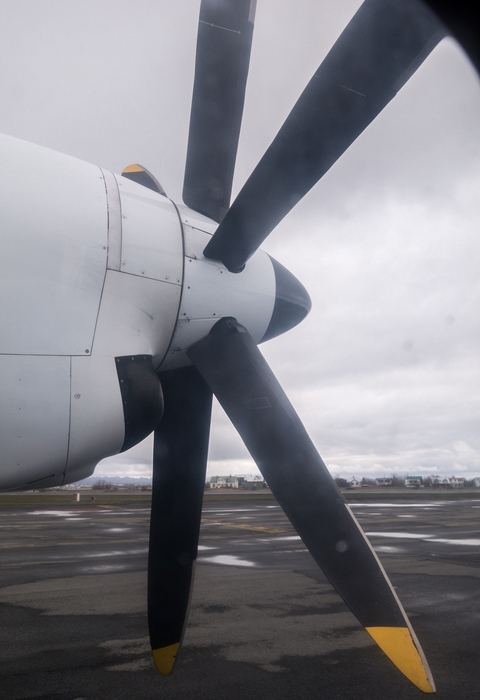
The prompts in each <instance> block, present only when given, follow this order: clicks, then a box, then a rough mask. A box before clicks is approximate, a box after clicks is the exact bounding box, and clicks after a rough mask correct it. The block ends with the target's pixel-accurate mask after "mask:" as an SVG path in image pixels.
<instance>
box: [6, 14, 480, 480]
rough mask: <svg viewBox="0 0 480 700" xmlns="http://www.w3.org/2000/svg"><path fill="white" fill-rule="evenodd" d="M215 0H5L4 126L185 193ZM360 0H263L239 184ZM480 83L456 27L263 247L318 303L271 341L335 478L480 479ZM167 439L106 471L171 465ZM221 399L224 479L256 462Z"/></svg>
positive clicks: (217, 423)
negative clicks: (196, 78)
mask: <svg viewBox="0 0 480 700" xmlns="http://www.w3.org/2000/svg"><path fill="white" fill-rule="evenodd" d="M199 5H200V3H199V0H176V1H175V2H173V3H172V2H167V1H166V0H137V1H136V2H135V3H132V2H131V0H118V1H117V0H103V1H101V2H99V0H42V1H41V2H39V1H38V0H14V1H12V0H2V22H1V23H0V54H1V60H0V65H1V66H2V71H1V74H0V90H1V92H0V94H1V95H2V101H1V102H2V108H1V109H0V132H4V133H7V134H10V135H13V136H17V137H20V138H23V139H26V140H28V141H33V142H35V143H39V144H42V145H44V146H48V147H50V148H54V149H56V150H59V151H63V152H65V153H69V154H71V155H74V156H77V157H79V158H82V159H84V160H87V161H90V162H92V163H96V164H97V165H100V166H102V167H103V168H107V169H109V170H113V171H114V172H121V170H122V169H123V167H125V166H126V165H128V164H129V163H132V162H138V163H142V164H143V165H145V166H146V167H147V168H148V169H149V170H150V171H152V172H153V173H155V175H156V176H157V178H158V179H159V180H160V182H161V183H162V184H163V186H164V188H165V190H166V191H167V193H168V195H169V196H170V197H171V198H172V199H174V200H176V201H180V200H181V189H182V180H183V168H184V162H185V151H186V143H187V134H188V121H189V113H190V99H191V93H192V82H193V71H194V56H195V41H196V32H197V20H198V10H199ZM359 5H360V2H357V1H356V0H342V1H341V2H338V0H322V1H319V0H296V1H295V2H293V1H292V0H258V5H257V16H256V23H255V31H254V43H253V50H252V59H251V64H250V74H249V82H248V89H247V95H246V104H245V113H244V120H243V127H242V134H241V141H240V147H239V155H238V159H237V170H236V178H235V183H234V184H235V187H234V193H235V192H237V191H238V189H239V188H240V187H241V185H242V184H243V182H244V181H245V179H246V178H247V177H248V175H249V173H250V172H251V171H252V169H253V168H254V166H255V165H256V163H257V162H258V160H259V158H260V157H261V155H262V154H263V152H264V151H265V149H266V148H267V147H268V145H269V144H270V142H271V140H272V139H273V137H274V136H275V134H276V132H277V130H278V129H279V127H280V126H281V124H282V122H283V120H284V119H285V118H286V116H287V115H288V112H289V111H290V109H291V108H292V106H293V104H294V103H295V101H296V99H297V98H298V96H299V95H300V93H301V92H302V90H303V88H304V87H305V85H306V83H307V82H308V80H309V79H310V78H311V76H312V74H313V72H314V71H315V69H316V68H317V67H318V65H319V64H320V63H321V61H322V59H323V57H324V56H325V55H326V53H327V52H328V50H329V49H330V48H331V46H332V44H333V42H334V41H335V39H336V38H337V36H338V35H339V33H340V32H341V30H342V29H343V27H344V26H345V24H346V23H347V22H348V21H349V19H350V18H351V16H352V15H353V14H354V12H355V10H356V9H357V8H358V7H359ZM479 123H480V90H479V84H478V78H477V75H476V74H475V72H474V70H473V68H471V66H470V65H469V63H468V61H467V59H466V58H465V57H464V56H463V54H462V52H461V50H460V49H459V48H458V47H457V46H456V44H455V43H454V42H453V41H452V40H450V39H447V40H444V41H443V42H442V44H441V45H440V46H438V47H437V48H436V49H435V51H434V52H433V54H431V56H430V57H429V58H428V59H427V61H426V62H425V63H424V64H423V66H422V67H421V68H420V69H419V71H418V72H417V74H416V75H415V76H414V77H413V78H412V79H411V80H410V82H409V83H408V84H407V85H406V86H405V87H404V88H403V89H402V91H401V92H400V93H399V94H398V95H397V97H396V98H395V99H394V100H393V101H392V102H391V103H390V104H389V105H388V106H387V108H386V109H385V110H384V112H383V113H382V114H381V115H380V116H379V117H378V118H377V120H376V121H375V122H374V123H373V124H372V125H371V126H370V127H369V128H368V129H367V131H366V132H364V134H362V135H361V136H360V138H359V139H358V140H357V141H356V142H355V143H354V144H353V146H352V147H351V148H350V149H349V151H348V153H347V154H345V155H344V157H343V158H342V159H341V160H340V161H339V162H338V163H337V164H336V165H335V166H334V167H333V168H332V169H331V170H330V172H329V173H327V175H326V176H325V177H324V178H323V179H322V181H321V182H320V183H319V184H318V185H317V186H316V187H315V188H314V189H313V190H312V191H311V192H310V193H309V194H308V195H307V196H306V197H305V198H304V200H303V201H302V202H301V203H300V204H299V205H298V206H297V207H296V209H295V210H294V211H292V212H291V214H290V215H289V216H288V217H287V218H286V219H285V220H284V222H282V223H281V224H280V225H279V226H278V227H277V229H276V230H275V231H274V232H273V233H272V235H271V236H270V238H269V239H268V240H267V242H266V243H265V245H264V246H263V247H264V248H265V249H266V250H267V252H269V253H270V254H271V255H273V256H274V257H275V258H277V259H278V260H279V261H280V262H282V263H283V264H285V265H286V266H287V267H288V268H289V269H290V270H291V271H292V272H293V273H294V274H295V275H296V276H297V277H298V278H299V279H300V280H301V281H302V282H303V284H304V285H305V286H306V287H307V289H308V290H309V292H310V295H311V297H312V301H313V309H312V312H311V314H310V316H309V317H308V319H307V320H306V321H304V323H303V324H301V325H300V326H299V327H298V328H297V329H295V330H293V331H291V332H290V333H288V334H287V335H285V336H283V337H280V338H277V339H275V340H273V341H270V342H269V343H267V344H265V345H263V346H262V351H263V352H264V354H265V357H266V358H267V360H268V362H269V363H270V364H271V366H272V369H273V370H274V372H275V373H276V375H277V377H278V379H279V380H280V382H281V383H282V385H283V387H284V389H285V390H286V392H287V394H288V396H289V398H290V399H291V401H292V403H293V404H294V406H295V408H296V409H297V411H298V413H299V414H300V417H301V418H302V420H303V421H304V423H305V425H306V427H307V429H308V431H309V433H310V435H311V437H312V439H313V440H314V442H315V444H316V446H317V447H318V450H319V452H320V454H321V455H322V457H323V459H324V461H325V462H326V464H327V466H328V467H329V468H330V470H331V472H332V473H333V474H334V475H341V476H345V477H350V476H352V475H355V476H357V477H359V476H375V475H380V476H383V475H385V474H387V475H388V474H391V473H392V472H398V473H401V474H406V473H409V474H423V475H427V474H432V473H438V472H441V473H445V474H448V475H452V474H457V475H463V476H470V477H471V476H480V440H479V430H478V426H479V419H480V375H479V359H478V355H479V350H480V338H479V335H480V334H479V309H480V274H479V271H480V253H479V249H480V243H479V236H478V228H479V215H478V202H479V197H478V193H479V186H480V171H479V165H480V141H479V138H478V126H479ZM151 449H152V448H151V441H147V442H146V443H144V444H142V445H140V446H139V447H137V448H134V449H133V450H131V451H130V452H128V453H125V454H124V455H120V456H118V457H112V458H109V459H108V460H106V461H105V462H104V463H102V464H100V465H99V467H97V472H96V473H98V474H99V475H102V476H103V475H108V474H118V475H123V474H130V475H138V476H140V475H141V476H149V475H150V473H151V466H150V462H151ZM255 471H256V470H255V468H254V466H253V462H252V461H251V459H250V457H249V455H248V453H247V451H246V449H245V448H244V446H243V443H242V442H241V440H240V438H239V437H238V435H237V434H236V432H235V430H234V429H233V428H232V426H231V425H230V423H229V421H228V419H227V418H226V416H225V414H223V411H222V410H221V409H220V408H219V407H218V405H216V406H215V409H214V420H213V428H212V436H211V447H210V457H209V467H208V473H209V474H229V473H232V474H234V473H255Z"/></svg>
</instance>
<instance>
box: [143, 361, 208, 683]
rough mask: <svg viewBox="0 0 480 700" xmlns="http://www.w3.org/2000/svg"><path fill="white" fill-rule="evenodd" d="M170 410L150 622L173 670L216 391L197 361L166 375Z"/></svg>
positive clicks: (161, 656)
mask: <svg viewBox="0 0 480 700" xmlns="http://www.w3.org/2000/svg"><path fill="white" fill-rule="evenodd" d="M160 379H161V383H162V387H163V393H164V399H165V412H164V415H163V419H162V422H161V423H160V425H159V426H158V428H157V429H156V430H155V446H154V458H153V492H152V515H151V521H150V548H149V555H148V625H149V629H150V642H151V647H152V654H153V658H154V660H155V665H156V667H157V669H158V670H159V671H160V673H161V674H162V675H164V676H168V675H169V674H170V673H171V672H172V669H173V665H174V663H175V658H176V655H177V652H178V650H179V647H180V644H181V642H182V637H183V631H184V628H185V622H186V617H187V612H188V605H189V601H190V594H191V590H192V585H193V576H194V567H195V560H196V558H197V546H198V533H199V530H200V518H201V513H202V500H203V491H204V488H205V470H206V464H207V452H208V438H209V434H210V417H211V407H212V392H211V391H210V389H209V388H208V386H207V385H206V384H205V382H204V380H203V379H202V377H201V376H200V374H199V373H198V372H197V370H196V369H195V368H194V367H186V368H183V369H178V370H172V371H170V372H165V373H162V374H161V375H160Z"/></svg>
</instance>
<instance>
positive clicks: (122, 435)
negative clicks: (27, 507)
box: [0, 136, 310, 489]
mask: <svg viewBox="0 0 480 700" xmlns="http://www.w3.org/2000/svg"><path fill="white" fill-rule="evenodd" d="M0 153H1V155H2V171H1V173H0V192H1V203H0V235H1V240H2V256H1V258H0V284H1V290H2V294H1V302H0V329H1V331H0V489H13V488H36V487H39V488H40V487H48V486H56V485H59V484H63V483H70V482H72V481H77V480H79V479H82V478H85V477H86V476H88V475H89V474H91V473H92V472H93V470H94V468H95V465H96V464H97V463H98V462H99V461H100V460H101V459H103V458H105V457H108V456H109V455H113V454H116V453H118V452H120V451H123V450H126V449H128V448H130V447H132V446H133V445H135V444H137V443H138V442H139V441H140V440H142V439H143V438H144V437H146V435H148V434H149V433H150V432H151V430H153V429H154V428H155V426H156V425H157V424H158V422H159V420H160V418H161V416H162V412H163V398H162V391H161V373H162V372H163V371H168V370H170V369H175V368H178V367H182V366H185V365H187V364H190V362H189V360H188V358H187V355H186V351H187V350H188V348H189V347H190V346H191V345H192V344H193V343H195V342H196V341H198V340H200V339H201V338H203V337H204V336H206V335H207V334H208V333H209V331H210V330H211V328H212V327H213V326H214V325H215V324H216V323H217V321H218V320H219V319H220V318H222V317H225V316H233V317H235V318H236V319H237V320H238V321H239V322H240V323H241V324H242V325H244V326H245V327H246V328H247V329H248V331H249V333H250V334H251V335H252V337H253V339H254V340H255V341H256V342H257V343H259V342H260V341H261V340H262V339H263V340H265V339H268V338H271V337H273V336H275V335H278V334H279V333H281V332H284V331H285V330H288V328H291V327H292V326H293V325H295V324H296V323H298V322H299V321H300V320H301V319H302V318H303V317H304V315H305V314H306V313H307V312H308V310H309V304H310V301H309V298H308V295H307V293H306V292H305V290H304V289H303V287H302V286H301V285H300V283H298V281H297V280H296V279H295V278H294V277H293V275H291V274H290V273H289V272H288V271H287V270H285V268H283V267H282V266H281V265H279V263H277V262H276V261H273V260H272V259H271V258H269V256H268V255H266V254H265V253H263V252H262V251H257V253H256V254H255V255H254V256H253V257H252V258H251V259H250V260H249V261H248V263H247V265H246V266H245V269H244V270H243V271H242V272H241V273H240V274H233V273H231V272H229V271H228V270H227V269H226V268H225V267H224V265H223V264H222V263H220V262H218V261H214V260H208V259H206V258H205V257H204V256H203V250H204V248H205V246H206V245H207V243H208V241H209V240H210V237H211V235H212V234H213V232H214V230H215V228H216V226H217V224H216V223H215V222H213V221H212V220H211V219H208V218H207V217H204V216H202V215H201V214H198V213H196V212H194V211H192V210H190V209H188V208H187V207H184V206H179V207H177V206H176V205H175V204H173V203H172V202H171V201H170V200H169V199H168V198H167V197H166V196H164V195H162V194H159V193H158V192H154V191H152V190H151V189H149V188H148V187H145V186H142V185H140V184H138V183H136V182H132V181H131V180H129V179H127V178H126V177H122V176H117V175H114V174H113V173H111V172H109V171H105V170H102V169H101V168H98V167H96V166H94V165H90V164H88V163H85V162H83V161H80V160H78V159H76V158H71V157H69V156H65V155H63V154H60V153H57V152H55V151H51V150H49V149H46V148H42V147H40V146H35V145H33V144H30V143H27V142H24V141H20V140H18V139H14V138H11V137H8V136H0ZM159 376H160V379H159Z"/></svg>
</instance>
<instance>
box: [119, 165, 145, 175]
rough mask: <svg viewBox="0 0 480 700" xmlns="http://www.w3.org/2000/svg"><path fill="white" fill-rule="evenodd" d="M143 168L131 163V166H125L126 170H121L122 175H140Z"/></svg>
mask: <svg viewBox="0 0 480 700" xmlns="http://www.w3.org/2000/svg"><path fill="white" fill-rule="evenodd" d="M142 172H143V168H142V166H141V165H137V163H133V164H132V165H127V167H126V168H124V169H123V170H122V174H123V173H142Z"/></svg>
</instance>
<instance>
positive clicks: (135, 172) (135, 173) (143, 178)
mask: <svg viewBox="0 0 480 700" xmlns="http://www.w3.org/2000/svg"><path fill="white" fill-rule="evenodd" d="M122 176H123V177H126V178H128V179H129V180H133V182H136V183H138V184H139V185H143V186H144V187H148V189H149V190H153V191H154V192H158V194H163V195H165V197H166V196H167V195H166V193H165V190H164V189H163V187H162V186H161V184H160V183H159V181H158V180H157V178H156V177H155V175H152V173H151V172H149V171H148V170H147V169H146V168H144V167H143V165H139V164H138V163H133V164H132V165H127V167H126V168H124V169H123V170H122Z"/></svg>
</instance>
